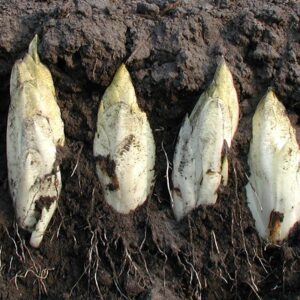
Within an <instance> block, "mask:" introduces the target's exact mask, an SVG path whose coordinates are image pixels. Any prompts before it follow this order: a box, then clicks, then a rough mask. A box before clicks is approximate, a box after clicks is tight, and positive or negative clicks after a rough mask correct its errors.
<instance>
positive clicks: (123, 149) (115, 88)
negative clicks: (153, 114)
mask: <svg viewBox="0 0 300 300" xmlns="http://www.w3.org/2000/svg"><path fill="white" fill-rule="evenodd" d="M94 156H95V158H96V169H97V174H98V176H99V179H100V182H101V186H102V189H103V193H104V198H105V200H106V201H107V203H108V204H109V205H111V206H112V207H113V208H114V209H115V210H116V211H118V212H119V213H123V214H127V213H129V212H130V211H132V210H134V209H135V208H136V207H137V206H139V205H141V204H143V203H144V202H145V200H146V199H147V197H148V195H149V193H150V190H151V187H152V185H153V177H154V164H155V144H154V139H153V135H152V131H151V128H150V125H149V122H148V119H147V116H146V114H145V113H144V112H142V111H141V109H140V108H139V106H138V104H137V99H136V95H135V91H134V87H133V85H132V82H131V78H130V75H129V73H128V71H127V70H126V67H125V65H121V66H120V67H119V69H118V70H117V72H116V74H115V76H114V79H113V81H112V83H111V84H110V86H109V87H108V88H107V89H106V91H105V93H104V95H103V98H102V101H101V103H100V107H99V111H98V120H97V132H96V135H95V139H94Z"/></svg>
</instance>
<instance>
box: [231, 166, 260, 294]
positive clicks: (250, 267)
mask: <svg viewBox="0 0 300 300" xmlns="http://www.w3.org/2000/svg"><path fill="white" fill-rule="evenodd" d="M233 172H234V181H235V198H236V203H237V206H238V212H239V219H238V223H239V228H240V229H241V236H242V244H243V249H244V251H245V254H246V260H247V264H248V265H249V275H250V282H246V283H247V284H248V285H249V286H250V288H251V290H252V291H253V293H254V294H255V296H256V297H257V298H258V299H261V297H260V296H259V294H258V292H259V289H258V287H257V285H256V282H255V277H254V275H253V272H252V264H251V261H250V258H249V253H248V250H247V246H246V240H245V235H244V230H243V222H242V210H241V206H240V204H239V196H238V180H237V173H236V169H235V167H234V166H233Z"/></svg>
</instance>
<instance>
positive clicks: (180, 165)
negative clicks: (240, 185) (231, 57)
mask: <svg viewBox="0 0 300 300" xmlns="http://www.w3.org/2000/svg"><path fill="white" fill-rule="evenodd" d="M238 119H239V107H238V99H237V93H236V90H235V88H234V84H233V79H232V75H231V73H230V70H229V69H228V67H227V65H226V63H225V60H224V59H222V61H221V62H220V64H219V66H218V68H217V70H216V73H215V76H214V79H213V81H212V83H211V84H210V86H209V87H208V89H207V91H205V92H204V93H203V94H202V95H201V97H200V99H199V100H198V102H197V104H196V106H195V108H194V110H193V111H192V113H191V115H190V117H188V116H186V118H185V121H184V123H183V125H182V127H181V129H180V132H179V136H178V140H177V145H176V150H175V155H174V161H173V173H172V180H173V192H172V197H173V201H174V207H173V209H174V214H175V217H176V219H177V220H180V219H181V218H182V217H184V216H185V215H186V214H187V213H188V212H189V211H191V210H192V209H193V208H195V207H197V206H199V205H201V204H202V205H209V204H214V203H215V202H216V200H217V197H218V194H217V190H218V188H219V185H220V184H221V181H222V182H223V184H224V185H226V184H227V181H228V161H227V150H228V149H229V147H230V145H231V140H232V138H233V135H234V133H235V131H236V128H237V124H238Z"/></svg>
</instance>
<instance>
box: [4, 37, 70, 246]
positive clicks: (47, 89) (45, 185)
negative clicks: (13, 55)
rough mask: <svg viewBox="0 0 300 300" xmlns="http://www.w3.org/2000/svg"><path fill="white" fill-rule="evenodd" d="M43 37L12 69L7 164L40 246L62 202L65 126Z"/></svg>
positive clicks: (20, 208) (19, 208)
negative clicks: (41, 49)
mask: <svg viewBox="0 0 300 300" xmlns="http://www.w3.org/2000/svg"><path fill="white" fill-rule="evenodd" d="M37 46H38V37H37V36H35V37H34V39H33V40H32V42H31V43H30V45H29V50H28V53H27V54H26V55H25V57H24V59H22V60H18V61H17V62H16V63H15V65H14V67H13V69H12V73H11V79H10V95H11V102H10V107H9V113H8V121H7V164H8V179H9V187H10V192H11V195H12V198H13V203H14V206H15V211H16V217H17V221H18V224H19V225H20V226H21V227H22V228H24V229H27V230H29V231H31V232H32V235H31V239H30V244H31V245H32V246H33V247H39V245H40V243H41V241H42V239H43V236H44V233H45V230H46V228H47V226H48V224H49V222H50V220H51V218H52V215H53V213H54V211H55V209H56V206H57V200H58V198H59V194H60V190H61V175H60V170H59V166H58V165H57V164H56V147H57V146H63V144H64V140H65V137H64V125H63V122H62V119H61V114H60V110H59V107H58V105H57V102H56V96H55V90H54V85H53V80H52V77H51V74H50V72H49V70H48V69H47V67H46V66H44V65H43V64H42V63H41V62H40V59H39V55H38V52H37Z"/></svg>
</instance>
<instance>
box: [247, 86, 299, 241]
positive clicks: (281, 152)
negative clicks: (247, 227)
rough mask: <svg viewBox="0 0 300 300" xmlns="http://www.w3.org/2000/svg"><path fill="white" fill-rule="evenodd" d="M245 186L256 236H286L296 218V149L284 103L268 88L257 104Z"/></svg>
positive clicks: (269, 237)
mask: <svg viewBox="0 0 300 300" xmlns="http://www.w3.org/2000/svg"><path fill="white" fill-rule="evenodd" d="M252 125H253V129H252V130H253V132H252V141H251V145H250V151H249V156H248V162H249V166H250V172H251V176H250V179H249V183H248V185H247V186H246V191H247V200H248V205H249V208H250V210H251V212H252V215H253V217H254V219H255V225H256V228H257V231H258V232H259V234H260V236H261V237H263V238H265V239H268V240H269V241H271V242H277V241H281V240H282V239H284V238H286V237H287V236H288V234H289V232H290V229H291V228H292V227H293V226H294V225H295V224H296V223H297V222H298V221H299V220H300V198H299V195H300V170H299V165H300V151H299V146H298V143H297V140H296V134H295V130H294V128H293V127H292V125H291V123H290V120H289V118H288V116H287V114H286V111H285V108H284V106H283V105H282V104H281V103H280V101H279V100H278V99H277V97H276V95H275V94H274V92H273V91H272V90H271V89H270V90H268V92H267V93H266V95H265V96H264V97H263V98H262V99H261V101H260V103H259V104H258V106H257V109H256V112H255V114H254V117H253V121H252Z"/></svg>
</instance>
